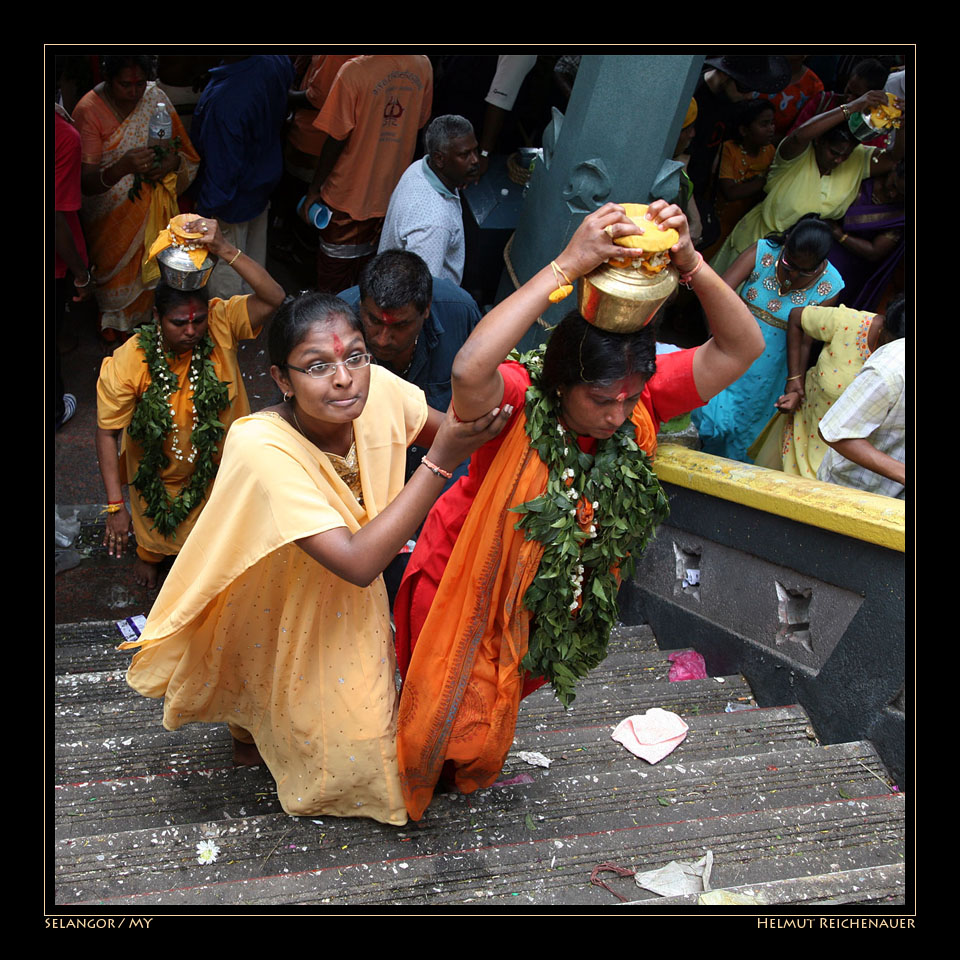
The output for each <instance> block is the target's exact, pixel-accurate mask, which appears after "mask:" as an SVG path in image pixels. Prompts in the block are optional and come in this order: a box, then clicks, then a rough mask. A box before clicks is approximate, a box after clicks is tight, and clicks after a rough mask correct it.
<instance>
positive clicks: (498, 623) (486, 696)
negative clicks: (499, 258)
mask: <svg viewBox="0 0 960 960" xmlns="http://www.w3.org/2000/svg"><path fill="white" fill-rule="evenodd" d="M631 420H632V421H633V423H634V424H635V426H636V427H637V442H638V443H639V444H640V446H641V447H642V449H644V450H646V451H647V452H648V453H650V455H651V456H652V455H653V453H654V452H655V450H656V428H655V426H654V423H653V420H652V418H651V416H650V413H649V412H648V411H647V409H646V407H644V406H643V405H642V404H637V407H636V408H635V410H634V412H633V415H632V416H631ZM525 426H526V416H525V415H524V414H523V413H521V414H520V416H519V417H518V419H517V422H516V424H515V425H514V426H513V428H512V429H511V431H510V434H509V435H508V437H507V438H506V440H504V442H503V445H502V446H501V448H500V450H499V452H498V453H497V456H496V458H495V459H494V461H493V463H492V465H491V467H490V469H489V471H488V472H487V475H486V478H485V479H484V481H483V483H482V484H481V485H480V489H479V491H478V492H477V496H476V499H475V500H474V502H473V505H472V506H471V508H470V511H469V513H468V514H467V518H466V520H465V522H464V525H463V528H462V530H461V531H460V535H459V537H458V538H457V542H456V544H455V545H454V548H453V552H452V553H451V556H450V559H449V561H448V562H447V566H446V569H445V570H444V574H443V578H442V580H441V581H440V586H439V589H438V591H437V595H436V597H435V598H434V600H433V603H432V605H431V607H430V612H429V614H428V615H427V618H426V621H425V622H424V624H423V627H422V629H421V631H420V635H419V638H418V642H416V644H415V646H414V647H413V655H412V658H411V661H410V667H409V670H408V672H407V675H406V679H405V681H404V685H403V692H402V694H401V698H400V715H399V721H398V735H397V756H398V759H399V762H400V781H401V784H402V786H403V792H404V800H405V802H406V805H407V812H408V814H409V815H410V817H411V818H412V819H414V820H419V819H420V818H421V817H422V816H423V812H424V811H425V810H426V808H427V806H428V805H429V803H430V801H431V799H432V797H433V790H434V787H435V786H436V783H437V780H438V779H439V777H440V771H441V769H442V767H443V764H444V762H445V761H447V760H452V761H453V762H454V766H455V768H456V775H455V776H456V784H457V787H458V788H459V789H460V790H461V791H462V792H463V793H470V792H472V791H474V790H477V789H480V788H481V787H487V786H490V784H492V783H493V782H494V781H495V780H496V778H497V776H498V775H499V774H500V771H501V769H502V768H503V764H504V762H505V760H506V757H507V752H508V751H509V749H510V746H511V744H512V743H513V734H514V729H515V728H516V723H517V713H518V710H519V707H520V699H521V696H522V693H523V688H524V671H523V669H522V668H521V666H520V664H521V662H522V660H523V658H524V657H525V656H526V653H527V647H528V638H529V631H530V613H529V611H528V610H526V608H525V607H524V606H523V596H524V594H525V593H526V590H527V587H529V586H530V584H531V583H532V581H533V578H534V577H535V576H536V573H537V569H538V568H539V565H540V559H541V557H542V556H543V546H542V545H541V544H540V543H539V542H537V541H535V540H529V541H528V540H526V539H524V533H523V531H522V530H516V529H514V527H515V524H516V523H517V521H518V520H519V519H520V518H519V515H518V514H516V513H511V512H510V509H511V508H512V507H516V506H519V505H520V504H522V503H525V502H526V501H528V500H533V499H534V498H535V497H538V496H540V494H542V493H543V492H544V490H545V489H546V486H547V477H548V470H547V467H546V465H545V464H544V463H543V461H542V460H541V459H540V457H539V456H538V454H537V452H536V450H534V449H533V448H532V447H531V446H530V441H529V439H528V437H527V434H526V429H525Z"/></svg>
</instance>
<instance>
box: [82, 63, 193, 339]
mask: <svg viewBox="0 0 960 960" xmlns="http://www.w3.org/2000/svg"><path fill="white" fill-rule="evenodd" d="M101 62H102V70H103V75H104V80H103V81H102V82H101V83H98V84H97V85H96V86H95V87H94V88H93V90H91V91H90V92H89V93H87V94H86V96H84V97H83V98H82V99H81V100H80V102H79V103H78V104H77V106H76V108H75V110H74V120H75V122H76V124H77V129H78V130H79V131H80V141H81V151H82V152H81V157H80V159H81V163H82V167H81V171H82V173H81V176H82V179H81V185H82V189H83V221H84V233H85V236H86V238H87V246H88V247H89V254H90V262H91V263H92V264H94V265H95V268H96V284H97V287H96V296H97V303H98V305H99V307H100V326H101V328H102V330H103V331H104V336H105V337H106V339H108V340H115V339H116V333H114V331H117V330H119V331H122V332H127V331H130V330H132V329H133V328H134V327H136V326H139V325H140V324H142V323H148V322H149V321H150V319H151V316H152V311H153V295H152V290H153V288H154V287H155V286H156V285H157V281H158V280H159V279H160V272H159V268H158V267H157V265H156V261H153V260H151V261H150V262H149V263H148V264H146V265H144V263H143V260H144V256H145V251H146V250H149V249H150V246H151V244H152V243H153V241H154V239H156V236H157V233H158V232H159V231H160V230H162V229H163V228H164V227H166V225H167V223H168V222H169V220H170V218H171V217H173V216H175V215H176V214H177V213H178V212H179V209H178V207H177V195H178V194H179V193H182V192H183V191H184V190H186V188H187V187H188V186H189V185H190V183H191V181H192V180H193V178H194V175H195V174H196V172H197V166H198V164H199V161H200V158H199V156H198V155H197V152H196V151H195V150H194V149H193V146H192V144H191V143H190V140H189V139H188V138H187V134H186V131H185V130H184V128H183V124H182V123H181V122H180V118H179V117H178V116H177V112H176V111H175V110H174V109H173V106H172V105H171V104H170V103H169V102H168V98H167V97H166V95H165V94H164V93H163V92H162V91H161V90H160V89H159V88H158V87H157V85H156V84H155V83H154V82H153V81H152V80H150V79H149V77H150V75H151V73H152V72H153V58H152V57H145V56H133V57H127V56H111V57H103V58H101ZM160 103H166V105H167V112H168V113H169V114H170V118H171V120H172V121H173V130H172V137H171V143H172V146H171V147H169V148H167V149H166V152H165V153H164V154H163V158H162V159H159V158H158V155H157V152H156V151H154V150H153V149H152V148H151V147H148V146H147V140H148V137H149V124H150V118H151V117H152V116H153V113H154V111H155V110H156V109H157V105H158V104H160ZM177 138H179V143H177Z"/></svg>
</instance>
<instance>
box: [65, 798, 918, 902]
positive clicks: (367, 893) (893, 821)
mask: <svg viewBox="0 0 960 960" xmlns="http://www.w3.org/2000/svg"><path fill="white" fill-rule="evenodd" d="M456 802H458V803H469V802H471V801H470V798H464V799H463V800H459V801H456ZM902 815H903V798H902V797H900V796H898V795H896V794H893V795H886V796H878V797H866V798H861V799H858V800H832V801H828V802H822V803H805V804H800V805H797V806H794V807H785V808H779V809H776V810H769V811H750V812H745V813H741V814H735V815H722V816H716V817H711V818H704V819H696V820H677V821H675V822H672V823H653V824H638V825H637V826H632V825H631V826H626V827H621V828H619V829H608V830H592V829H591V830H588V831H584V832H576V831H574V830H572V829H569V828H567V829H557V828H556V827H554V829H549V828H548V827H546V826H544V827H542V828H538V829H536V830H534V831H530V833H529V839H525V840H499V839H497V838H487V839H485V840H484V841H483V842H481V843H477V842H475V841H474V839H473V837H472V836H470V835H465V836H463V837H462V838H461V839H460V841H459V842H458V843H453V844H450V845H448V846H447V847H446V848H444V849H439V850H431V849H429V848H428V847H426V846H425V845H424V844H423V843H422V838H421V837H420V834H419V831H418V829H417V828H416V827H414V828H413V829H410V828H406V829H401V830H397V829H395V828H383V827H380V828H378V827H377V825H376V824H373V823H371V822H370V821H362V820H355V821H344V820H337V819H336V818H326V819H325V820H324V819H323V818H319V819H318V820H308V819H299V820H298V819H296V818H292V817H288V816H286V815H270V816H266V817H246V818H242V819H240V820H235V821H227V822H222V823H216V822H214V823H207V824H190V825H187V826H185V827H167V828H159V827H157V828H153V829H148V830H139V831H128V832H123V833H111V834H99V835H96V836H91V837H87V838H85V839H77V840H73V839H65V840H60V841H58V843H57V861H56V870H57V877H58V888H59V894H58V903H61V904H68V903H70V904H74V905H76V906H78V907H80V906H91V905H95V904H107V903H110V904H124V905H126V906H128V907H131V908H133V909H141V908H142V907H143V906H146V905H154V904H167V905H174V906H177V905H181V906H182V905H188V904H210V905H213V904H216V905H230V904H233V905H239V904H246V905H251V904H266V905H281V904H301V905H316V906H319V905H323V904H337V905H348V904H349V905H363V904H395V905H408V904H412V905H434V906H436V905H444V904H467V903H475V904H477V903H480V904H496V905H498V906H518V905H527V904H536V905H538V906H542V905H551V904H552V905H565V904H578V905H585V906H591V905H592V906H604V905H611V904H616V903H617V900H616V898H615V897H614V896H613V895H612V894H611V893H609V892H608V891H607V890H604V889H602V888H600V887H596V886H592V885H591V884H590V875H591V872H592V871H593V869H594V867H595V866H597V865H598V864H601V863H608V862H614V863H617V864H618V865H620V866H624V867H629V868H631V869H644V870H646V869H653V868H656V867H658V866H662V865H664V864H665V863H667V862H669V861H670V860H674V859H681V860H696V859H698V858H699V857H701V856H703V854H704V853H705V852H706V851H707V850H712V851H713V855H714V870H713V885H714V886H718V887H719V886H724V887H727V886H737V885H741V884H746V883H761V882H766V881H767V880H769V879H771V878H773V877H777V878H780V879H783V878H784V877H785V876H786V877H805V876H812V875H817V874H823V873H827V872H831V873H835V872H838V871H844V870H856V869H862V868H865V867H875V866H881V865H888V864H891V863H897V862H901V861H902V857H903V836H902V834H903V827H902V822H901V818H902ZM562 826H564V827H566V825H565V824H564V825H562ZM202 840H212V841H214V842H215V843H216V844H217V846H218V847H219V855H218V859H217V862H216V863H213V864H205V865H200V864H198V863H197V844H198V842H200V841H202ZM606 876H611V875H609V874H608V875H606ZM609 885H610V886H611V887H612V888H614V889H619V890H620V891H621V895H626V893H631V892H632V894H633V895H635V894H636V891H637V889H638V888H637V887H636V884H635V883H634V882H633V881H632V879H630V878H614V881H613V882H610V883H609ZM630 885H632V888H633V889H632V891H630ZM625 892H626V893H625Z"/></svg>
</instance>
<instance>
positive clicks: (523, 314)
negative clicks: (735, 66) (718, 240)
mask: <svg viewBox="0 0 960 960" xmlns="http://www.w3.org/2000/svg"><path fill="white" fill-rule="evenodd" d="M647 218H648V219H649V220H650V221H651V222H650V223H649V224H648V225H647V226H646V227H645V228H644V232H646V230H656V229H658V228H663V229H667V228H672V229H675V230H677V231H678V233H679V235H680V239H679V241H678V243H677V244H675V245H674V246H673V247H672V248H671V251H670V253H671V256H672V259H673V262H674V264H675V265H676V267H677V269H678V270H679V271H680V272H681V274H682V275H683V278H684V279H685V281H686V282H688V283H689V284H690V285H691V286H692V288H693V290H694V292H695V293H696V294H697V296H698V298H699V299H700V302H701V304H702V305H703V308H704V311H705V313H706V315H707V319H708V321H709V323H710V325H711V329H712V331H713V337H712V338H711V339H710V340H709V341H708V342H707V343H706V344H704V345H703V346H702V347H698V348H696V349H693V350H686V351H681V352H679V353H675V354H671V355H669V356H668V357H661V358H660V359H659V366H657V362H655V338H654V333H653V329H652V325H650V326H648V327H647V328H646V329H645V330H643V331H640V332H638V333H634V334H625V335H618V334H613V333H607V332H605V331H602V330H599V329H597V328H596V327H593V326H591V325H589V324H588V323H587V322H586V321H585V320H583V318H582V317H581V316H580V315H579V314H577V313H576V312H574V313H572V314H570V315H568V316H567V317H566V318H565V319H564V320H563V321H562V322H561V324H560V325H559V326H558V327H557V329H556V330H555V331H554V333H553V336H552V338H551V340H550V342H549V344H548V346H547V349H546V352H545V354H544V356H543V359H542V361H541V360H539V359H538V358H537V357H536V356H534V357H531V358H527V361H526V363H525V364H521V363H504V362H503V361H504V358H505V357H506V355H507V353H508V352H509V351H510V350H511V349H512V348H513V346H514V344H516V343H517V342H518V341H519V340H520V339H521V337H522V336H523V335H524V334H525V333H526V332H527V330H528V329H529V327H530V326H531V325H532V324H533V322H534V321H535V320H536V318H537V317H538V316H539V315H540V314H541V313H542V312H543V310H544V309H545V308H546V307H547V305H548V302H549V301H548V297H549V295H550V294H551V293H553V291H554V290H556V289H557V286H558V279H557V278H558V277H562V276H565V277H567V278H569V281H570V282H574V281H575V280H576V279H577V278H578V277H581V276H583V275H584V274H586V273H589V272H590V271H591V270H593V269H594V268H595V267H597V266H598V265H599V264H601V263H603V262H604V261H606V260H608V259H609V258H610V257H615V258H618V259H624V258H625V257H628V258H633V257H634V256H638V255H639V253H640V252H639V251H634V250H632V249H631V248H624V247H621V246H617V245H616V244H614V242H613V239H612V238H614V237H624V236H628V235H630V234H635V233H638V232H640V230H639V229H638V227H637V226H636V225H635V224H634V223H633V222H632V221H631V220H630V219H629V218H628V217H627V216H626V214H625V212H624V210H623V208H622V207H620V206H618V205H616V204H612V203H608V204H606V205H605V206H603V207H601V208H600V209H599V210H597V211H596V212H595V213H593V214H591V215H590V216H588V217H587V218H586V219H585V220H584V221H583V223H582V224H581V225H580V227H579V228H578V229H577V231H576V233H575V234H574V236H573V238H572V239H571V241H570V243H569V244H568V245H567V248H566V249H565V250H564V251H563V253H561V254H560V256H559V257H558V258H557V260H555V261H554V262H553V263H552V264H551V265H550V266H547V267H544V268H543V270H541V271H540V272H539V273H537V274H536V275H535V276H534V277H532V278H531V279H530V280H529V281H528V282H527V283H525V284H524V285H523V286H522V287H520V289H519V290H517V292H516V293H514V294H513V295H512V296H510V297H509V298H508V299H506V300H505V301H503V302H502V303H501V304H499V305H498V306H496V307H495V308H494V309H493V310H491V311H490V313H488V314H487V315H486V316H485V317H484V318H483V320H482V321H481V322H480V324H478V326H477V328H476V330H475V331H474V332H473V334H472V335H471V336H470V338H469V339H468V340H467V342H466V343H465V344H464V346H463V348H462V349H461V350H460V353H459V354H458V355H457V358H456V360H455V362H454V367H453V380H452V383H453V407H454V411H455V412H456V414H457V415H458V416H459V417H462V418H464V419H469V418H471V417H473V416H475V415H476V411H478V410H480V409H481V408H482V409H484V410H487V409H490V406H492V405H497V404H503V403H510V404H512V405H513V406H514V408H515V413H514V415H513V417H512V418H511V421H510V422H509V423H508V425H507V428H506V429H505V430H504V431H503V433H502V434H501V435H500V437H498V438H497V440H495V441H491V442H489V443H487V444H486V445H485V446H484V447H482V448H481V449H480V450H479V451H477V453H476V454H475V455H474V457H473V459H472V460H471V465H470V474H469V475H468V476H467V477H465V478H463V479H461V480H460V481H458V483H457V484H455V485H454V486H453V487H452V488H451V489H450V490H448V491H447V493H446V494H444V496H443V497H442V498H441V499H440V500H439V501H438V502H437V504H436V506H435V507H434V508H433V510H432V511H431V513H430V514H429V516H428V517H427V520H426V523H425V524H424V528H423V532H422V533H421V536H420V538H419V539H418V541H417V547H416V549H415V550H414V553H413V556H412V557H411V561H410V564H409V566H408V568H407V573H406V576H405V578H404V581H403V583H402V584H401V587H400V593H399V595H398V597H397V601H396V604H395V607H394V619H395V622H396V627H397V654H398V663H399V665H400V668H401V672H402V673H404V674H405V681H404V687H403V692H402V696H401V704H400V716H399V733H398V755H399V759H400V773H401V783H402V785H403V788H404V796H405V801H406V804H407V811H408V813H409V814H410V816H411V817H412V818H413V819H419V818H420V817H421V816H422V815H423V812H424V810H425V809H426V807H427V805H428V804H429V802H430V800H431V798H432V795H433V789H434V787H435V785H436V783H437V780H438V779H439V777H440V773H441V769H442V768H443V765H444V763H445V762H447V761H452V765H453V767H454V770H455V774H454V775H455V780H456V784H457V786H458V787H459V788H460V789H461V790H462V791H463V792H470V791H472V790H476V789H478V788H480V787H484V786H489V785H490V784H491V783H493V782H494V780H495V779H496V777H497V776H498V774H499V772H500V769H501V767H502V765H503V762H504V760H505V758H506V754H507V751H508V750H509V748H510V745H511V743H512V740H513V731H514V727H515V725H516V717H517V710H518V707H519V702H520V699H521V697H522V696H524V695H526V694H527V693H530V692H532V691H533V690H534V689H536V688H537V687H539V686H540V685H541V684H542V683H544V682H545V679H544V676H543V674H544V673H547V674H549V675H550V680H551V682H552V683H553V685H554V688H555V689H556V690H557V692H558V696H560V697H561V699H563V700H564V701H565V702H568V701H569V700H570V699H572V685H573V682H575V680H576V678H577V677H578V676H582V675H583V673H585V672H586V670H587V669H589V668H590V667H591V666H595V665H596V664H597V663H599V662H600V660H602V659H603V656H605V652H606V640H607V637H608V636H609V626H610V620H611V615H612V614H615V608H616V585H617V583H618V569H619V567H620V566H621V565H628V563H629V560H628V558H629V555H630V552H631V551H632V550H636V549H637V548H638V547H642V544H643V542H645V540H646V538H647V537H649V535H650V533H651V532H652V526H653V523H654V522H655V521H656V519H657V518H662V516H663V514H664V510H663V507H664V506H665V504H664V503H663V502H662V500H661V498H662V492H661V491H660V490H659V486H658V485H657V482H656V478H655V477H653V475H652V472H651V471H650V468H649V461H648V458H647V455H648V454H649V455H652V454H653V452H654V451H655V448H656V432H657V428H658V425H659V423H660V422H662V421H665V420H667V419H670V418H671V417H673V416H676V415H677V414H679V413H681V412H684V411H686V410H689V409H691V408H692V407H694V406H698V405H701V404H703V403H705V402H706V401H707V400H709V399H710V398H711V397H712V396H714V395H715V394H716V393H719V392H720V391H721V390H723V389H724V388H725V387H726V386H728V385H729V384H730V383H731V382H733V380H735V379H736V378H737V377H739V376H740V375H741V374H742V373H743V372H744V371H745V370H746V369H747V368H748V367H749V365H750V364H751V362H752V361H753V360H754V359H755V358H756V357H757V356H759V354H760V353H761V352H762V349H763V339H762V337H761V336H760V333H759V330H758V329H757V324H756V322H755V321H754V320H753V318H752V317H751V316H750V314H749V311H747V309H746V307H745V306H744V305H743V303H742V302H741V301H740V299H739V297H738V296H737V295H736V293H735V292H734V291H733V290H731V289H730V288H729V287H728V286H727V285H726V284H724V283H723V281H722V280H721V279H720V277H718V276H717V275H716V274H715V273H714V272H713V271H712V270H711V269H710V268H709V267H708V266H706V265H705V264H704V263H703V259H702V257H701V256H700V254H698V253H697V252H696V251H695V250H694V249H693V245H692V243H691V242H690V234H689V228H688V226H687V221H686V218H685V217H684V215H683V213H682V211H681V210H680V208H679V207H676V206H673V205H667V203H666V202H665V201H663V200H658V201H655V202H654V203H652V204H651V205H650V207H649V210H648V213H647ZM654 370H656V372H654ZM531 385H532V386H533V389H528V388H530V387H531ZM525 401H526V402H525ZM628 421H629V422H628ZM628 478H630V479H629V480H628ZM625 491H626V492H629V493H630V496H631V497H633V496H635V497H636V500H635V502H636V503H637V504H638V505H639V504H640V503H641V502H642V503H649V504H650V509H649V511H643V512H644V514H645V515H646V516H647V517H648V518H649V521H650V522H649V523H647V522H644V521H642V520H641V521H638V522H635V518H634V517H633V516H632V515H629V516H628V515H627V514H628V511H622V512H621V514H620V515H617V513H616V510H615V509H609V508H610V507H612V506H613V505H614V504H615V503H616V502H620V503H622V502H624V501H623V497H624V496H625ZM565 498H566V499H565ZM618 498H619V499H618ZM558 501H559V502H560V503H562V504H563V505H564V509H563V510H562V511H560V512H559V513H560V515H559V518H558V520H557V521H556V523H555V524H554V525H553V526H555V527H556V528H558V529H559V528H564V529H563V531H562V532H563V534H564V537H565V538H566V542H567V543H569V545H570V546H569V550H568V549H567V547H564V548H562V549H560V550H558V549H557V542H558V541H557V540H556V535H554V536H553V537H551V535H550V534H547V535H546V536H540V537H539V539H538V538H537V536H535V535H532V531H533V529H534V527H535V526H536V524H535V521H534V522H531V520H530V517H531V516H534V517H535V518H536V517H537V516H540V517H545V516H548V515H549V516H551V517H552V516H553V514H552V513H550V511H556V510H557V509H558V508H557V507H556V503H557V502H558ZM518 507H521V510H519V511H518V510H517V509H516V508H518ZM638 509H639V506H638ZM524 514H525V515H526V516H523V515H524ZM518 520H520V523H519V524H518ZM518 525H519V526H521V527H524V526H525V527H526V530H524V529H521V530H518V529H517V526H518ZM627 528H630V529H629V532H630V533H631V534H632V535H633V539H631V538H630V537H626V538H625V537H623V536H622V532H623V531H626V530H627ZM564 553H566V554H567V556H566V557H563V556H558V554H564ZM611 556H612V557H615V558H616V559H614V560H612V561H611V560H610V559H609V558H610V557H611ZM561 571H562V573H561ZM541 574H542V575H543V576H542V577H541ZM548 577H555V579H552V580H550V579H547V578H548ZM531 608H533V609H531ZM558 631H559V634H560V639H559V642H558V643H557V644H556V646H555V648H553V649H548V648H549V647H550V643H551V637H554V638H555V637H556V636H557V632H558ZM588 639H589V644H588V643H587V641H588ZM588 646H589V649H588V648H587V647H588ZM572 650H574V651H575V654H574V656H572V657H571V651H572ZM577 651H578V652H577ZM557 664H559V665H557Z"/></svg>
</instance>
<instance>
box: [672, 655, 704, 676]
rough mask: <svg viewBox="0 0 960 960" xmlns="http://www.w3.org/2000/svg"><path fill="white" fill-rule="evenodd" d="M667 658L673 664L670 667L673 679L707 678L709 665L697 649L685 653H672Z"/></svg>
mask: <svg viewBox="0 0 960 960" xmlns="http://www.w3.org/2000/svg"><path fill="white" fill-rule="evenodd" d="M667 659H668V660H669V661H670V662H671V663H672V664H673V666H672V667H671V668H670V679H671V680H706V679H707V665H706V663H705V662H704V659H703V657H701V656H700V654H699V653H697V651H696V650H685V651H684V652H683V653H671V654H670V656H669V657H667Z"/></svg>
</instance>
